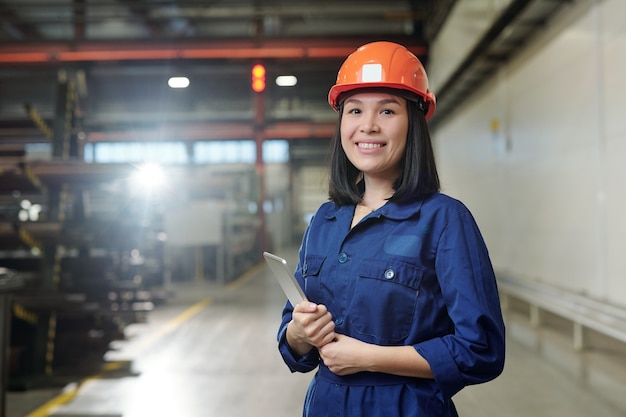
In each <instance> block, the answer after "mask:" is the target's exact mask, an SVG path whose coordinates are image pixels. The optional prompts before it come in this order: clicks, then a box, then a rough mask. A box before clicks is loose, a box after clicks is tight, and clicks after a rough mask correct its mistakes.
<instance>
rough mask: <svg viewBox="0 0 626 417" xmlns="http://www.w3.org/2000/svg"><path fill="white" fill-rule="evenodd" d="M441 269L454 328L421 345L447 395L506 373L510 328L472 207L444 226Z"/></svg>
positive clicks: (439, 259) (419, 348) (437, 264)
mask: <svg viewBox="0 0 626 417" xmlns="http://www.w3.org/2000/svg"><path fill="white" fill-rule="evenodd" d="M435 271H436V274H437V279H438V281H439V285H440V287H441V292H442V295H443V297H444V300H445V304H446V307H447V310H448V311H447V313H448V316H449V317H450V319H451V320H452V323H453V325H454V331H453V332H452V333H451V334H449V335H445V336H443V337H439V338H434V339H431V340H427V341H425V342H422V343H419V344H417V345H415V349H416V350H417V351H418V353H419V354H420V355H422V356H423V357H424V358H425V359H426V360H427V361H428V363H429V364H430V367H431V369H432V372H433V374H434V376H435V380H436V382H437V383H438V385H439V387H440V389H441V392H442V394H443V395H444V396H445V397H446V398H451V397H452V396H453V395H454V394H456V393H457V392H458V391H460V390H461V389H462V388H463V387H465V386H466V385H472V384H479V383H482V382H487V381H489V380H491V379H494V378H496V377H497V376H498V375H500V374H501V373H502V369H503V367H504V357H505V329H504V321H503V319H502V311H501V307H500V299H499V295H498V288H497V284H496V278H495V274H494V272H493V267H492V265H491V261H490V259H489V254H488V251H487V248H486V246H485V243H484V241H483V238H482V236H481V234H480V231H479V230H478V226H477V225H476V222H475V221H474V219H473V217H472V215H471V214H470V213H469V212H468V211H464V212H462V213H460V214H459V215H458V216H453V218H452V219H451V220H450V221H449V222H448V224H447V225H446V226H445V228H444V229H443V232H442V233H441V236H440V238H439V242H438V245H437V250H436V259H435Z"/></svg>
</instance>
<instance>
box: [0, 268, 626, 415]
mask: <svg viewBox="0 0 626 417" xmlns="http://www.w3.org/2000/svg"><path fill="white" fill-rule="evenodd" d="M283 300H284V299H283V296H282V293H281V290H280V287H279V286H278V285H277V284H276V283H275V282H274V281H273V278H272V277H271V275H270V272H269V270H268V269H267V268H266V267H265V266H264V265H259V266H258V267H257V268H255V269H253V270H251V271H250V272H249V273H247V274H246V275H245V276H243V277H241V278H240V279H239V280H237V281H236V282H234V283H233V284H231V285H230V286H228V287H220V286H217V285H214V284H209V283H189V284H184V285H177V286H176V287H175V288H174V290H173V295H172V297H171V299H170V300H169V302H168V303H167V304H166V305H162V306H159V307H158V308H157V309H156V310H155V311H153V312H152V313H150V315H149V317H148V323H145V324H135V325H132V326H130V327H129V328H128V329H127V330H128V331H127V336H128V337H127V339H128V340H126V341H123V342H119V343H115V344H114V346H113V348H114V349H113V350H112V351H111V352H110V353H109V354H107V359H108V360H109V361H110V366H109V370H108V371H103V372H102V373H100V374H99V375H95V376H94V377H93V378H89V379H86V380H84V381H77V383H76V384H70V385H68V386H67V387H66V388H65V390H64V392H59V391H58V390H33V391H28V392H24V393H13V392H12V393H9V394H8V398H7V413H6V417H45V416H55V417H69V416H72V417H78V416H84V417H87V416H98V417H105V416H106V417H113V416H123V417H147V416H150V417H166V416H167V417H171V416H177V417H199V416H203V417H208V416H233V417H240V416H273V417H294V416H299V415H301V405H302V401H303V398H304V394H305V391H306V388H307V385H308V382H309V379H310V377H311V375H302V374H291V373H290V372H289V371H288V370H287V368H286V367H285V366H284V365H283V363H282V360H281V358H280V357H279V355H278V352H277V350H276V342H275V333H276V327H277V325H278V323H279V320H280V312H281V308H282V304H283ZM625 394H626V393H625ZM455 399H456V405H457V408H458V410H459V413H460V414H461V416H468V417H470V416H475V417H521V416H524V417H528V416H533V417H565V416H567V417H587V416H594V417H623V415H624V410H623V409H622V410H619V409H616V408H615V406H614V405H613V406H612V405H611V404H609V403H607V402H606V401H604V400H602V399H600V398H599V397H597V396H595V395H593V394H592V393H591V392H590V391H589V390H588V389H586V388H585V387H584V386H582V384H581V383H580V382H577V381H576V379H575V378H571V377H569V376H568V375H567V374H566V373H564V372H563V371H562V370H559V369H558V368H556V367H554V366H551V365H550V364H549V363H547V362H546V361H545V360H543V359H542V358H541V357H539V356H538V355H536V354H534V353H533V352H532V351H531V350H529V349H528V348H527V347H524V346H523V345H522V344H518V343H515V342H512V341H509V343H508V356H507V363H506V367H505V371H504V373H503V375H502V376H501V377H499V378H498V379H496V380H495V381H493V382H491V383H488V384H484V385H481V386H476V387H469V388H466V389H465V390H463V391H462V392H461V393H459V394H458V395H457V396H456V397H455Z"/></svg>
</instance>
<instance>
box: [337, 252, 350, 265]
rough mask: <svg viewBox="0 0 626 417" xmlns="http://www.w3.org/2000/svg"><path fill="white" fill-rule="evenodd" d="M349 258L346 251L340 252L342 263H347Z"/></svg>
mask: <svg viewBox="0 0 626 417" xmlns="http://www.w3.org/2000/svg"><path fill="white" fill-rule="evenodd" d="M347 260H348V255H346V254H345V253H343V252H342V253H340V254H339V262H340V263H342V264H343V263H346V261H347Z"/></svg>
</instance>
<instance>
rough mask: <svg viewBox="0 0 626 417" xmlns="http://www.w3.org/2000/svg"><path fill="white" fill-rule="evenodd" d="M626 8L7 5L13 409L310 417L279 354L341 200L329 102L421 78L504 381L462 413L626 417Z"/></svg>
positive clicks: (3, 330) (4, 141)
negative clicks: (407, 74)
mask: <svg viewBox="0 0 626 417" xmlns="http://www.w3.org/2000/svg"><path fill="white" fill-rule="evenodd" d="M625 14H626V3H624V2H623V1H621V0H389V1H386V2H377V1H371V0H361V1H352V0H345V1H340V2H337V1H327V0H321V1H315V2H313V1H305V0H290V1H287V0H278V1H269V0H223V1H219V0H216V1H203V0H101V1H96V0H0V417H46V416H56V417H79V416H82V417H87V416H93V417H113V416H116V417H139V416H141V417H144V416H154V417H161V416H177V417H196V416H233V417H235V416H237V417H239V416H251V415H257V416H258V415H261V416H266V415H267V416H275V417H283V416H284V417H287V416H298V415H302V404H303V401H304V396H305V393H306V389H307V386H308V384H309V381H310V379H311V375H310V374H291V373H290V372H289V370H288V369H287V367H286V366H285V364H284V363H283V362H282V360H281V358H280V355H279V353H278V349H277V346H276V332H277V330H278V326H279V324H280V319H281V311H282V307H283V305H284V303H285V297H284V294H283V293H282V291H281V289H280V287H279V285H278V283H277V282H276V281H275V280H274V277H273V275H272V273H271V271H270V270H269V269H268V268H267V265H266V263H265V262H264V260H263V256H262V254H263V252H264V251H270V252H274V253H276V254H280V255H282V256H283V257H284V258H286V259H287V261H288V262H289V264H290V266H291V267H292V268H295V266H296V264H297V262H298V248H299V246H300V242H301V239H302V237H303V234H304V232H305V230H306V227H307V225H308V222H309V221H310V219H311V217H312V216H313V214H314V213H315V211H316V210H317V208H318V207H319V206H320V205H321V204H322V203H324V202H325V201H327V200H328V174H327V171H328V162H329V145H330V141H331V138H332V136H333V135H334V133H335V130H336V124H337V113H336V112H335V111H334V110H333V109H332V108H331V107H330V106H329V105H328V98H327V97H328V91H329V88H330V87H331V86H332V85H333V84H334V83H335V81H336V77H337V71H338V69H339V67H340V66H341V64H342V62H343V61H344V59H345V58H346V57H347V56H348V55H349V54H350V53H352V52H353V51H354V50H355V49H356V48H357V47H359V46H361V45H363V44H366V43H368V42H373V41H378V40H387V41H392V42H397V43H400V44H402V45H404V46H406V47H407V49H409V50H410V51H411V52H413V53H414V54H415V55H416V56H417V57H418V58H419V59H420V60H421V61H422V63H423V64H424V67H425V68H426V71H427V73H428V79H429V82H430V90H431V91H433V92H434V94H435V96H436V99H437V107H436V113H435V115H434V116H433V117H432V119H430V120H429V122H428V124H429V129H430V132H431V135H432V140H433V147H434V150H435V155H436V158H437V165H438V169H439V171H440V176H441V180H442V181H441V182H442V192H443V193H445V194H448V195H451V196H453V197H455V198H458V199H460V200H461V201H463V202H464V203H465V204H466V205H467V206H468V207H469V209H470V210H471V211H472V213H473V214H474V216H475V218H476V221H477V223H478V225H479V227H480V229H481V231H482V233H483V235H484V238H485V242H486V244H487V247H488V248H489V252H490V256H491V259H492V262H493V265H494V269H495V272H496V278H497V281H498V288H499V290H500V299H501V303H502V311H503V314H504V318H505V324H506V331H507V334H506V337H507V359H506V365H505V370H504V373H503V374H502V375H501V376H500V377H499V378H497V379H496V380H494V381H492V382H489V383H487V384H484V385H479V386H475V387H474V386H472V387H468V388H465V389H464V390H462V391H461V392H460V393H459V394H457V395H456V396H455V397H454V400H455V404H456V407H457V409H458V411H459V415H461V416H466V417H471V416H474V417H496V416H497V417H521V416H534V417H560V416H568V417H587V416H595V417H618V416H624V415H626V257H624V253H626V216H624V213H626V191H625V190H626V186H625V185H626V163H624V162H625V161H626V119H625V118H624V117H623V115H622V113H621V112H622V110H623V109H624V108H626V99H625V97H626V79H625V78H624V77H623V74H624V73H625V71H626V53H625V52H626V21H624V19H623V16H624V15H625Z"/></svg>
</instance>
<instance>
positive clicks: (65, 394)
mask: <svg viewBox="0 0 626 417" xmlns="http://www.w3.org/2000/svg"><path fill="white" fill-rule="evenodd" d="M263 268H265V264H264V263H261V264H259V265H257V266H255V267H254V268H251V269H250V270H248V271H246V272H245V273H244V274H243V275H241V276H240V277H239V278H237V279H236V280H234V281H232V282H231V283H229V284H228V285H227V286H226V287H227V288H228V289H229V290H235V289H237V288H239V287H241V286H242V285H244V284H246V283H247V282H249V281H251V280H252V279H253V278H254V277H256V276H258V274H259V272H260V271H261V270H262V269H263ZM212 302H213V300H212V299H211V298H206V299H204V300H202V301H199V302H198V303H196V304H194V305H192V306H191V307H189V308H188V309H187V310H185V311H183V312H182V313H180V314H179V315H178V316H176V317H174V318H173V319H171V320H169V321H168V322H167V323H165V325H164V326H163V327H161V328H160V329H159V330H158V331H156V332H154V333H153V334H151V335H150V336H149V337H148V338H147V339H146V340H145V341H144V342H142V343H141V344H140V345H139V347H138V348H137V349H139V350H140V351H141V350H144V349H146V348H148V347H149V346H151V345H152V344H154V343H155V342H156V341H157V340H158V339H160V338H162V337H163V336H165V335H166V334H167V333H169V332H171V331H172V330H174V329H175V328H177V327H179V326H180V325H181V324H183V323H184V322H186V321H187V320H190V319H191V318H192V317H194V316H195V315H196V314H198V313H200V312H201V311H202V310H204V309H205V308H206V307H208V306H209V305H210V304H211V303H212ZM123 363H124V362H110V363H108V364H105V372H102V373H99V374H96V375H92V376H90V377H87V378H85V379H83V380H82V381H80V382H79V383H76V384H70V385H68V386H67V387H66V388H65V389H64V390H63V391H62V392H61V393H60V394H59V395H57V396H56V397H54V398H53V399H51V400H50V401H48V402H47V403H45V404H44V405H42V406H41V407H39V408H37V409H36V410H35V411H33V412H32V413H30V414H28V415H27V416H26V417H47V416H48V415H49V414H50V412H51V410H53V409H54V408H56V407H60V406H62V405H65V404H67V403H69V402H70V401H72V399H74V397H76V395H77V394H78V391H79V389H80V387H81V385H82V384H84V383H85V382H87V381H91V380H94V379H99V378H101V377H102V376H103V375H104V374H105V373H106V372H111V371H114V370H117V369H119V368H120V367H121V366H122V364H123Z"/></svg>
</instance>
